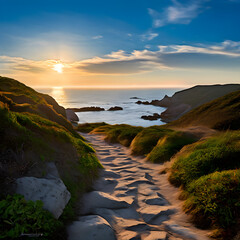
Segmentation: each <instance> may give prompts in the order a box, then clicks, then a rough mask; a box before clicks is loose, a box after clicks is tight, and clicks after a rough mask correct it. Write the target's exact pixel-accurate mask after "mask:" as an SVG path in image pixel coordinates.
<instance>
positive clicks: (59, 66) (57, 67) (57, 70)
mask: <svg viewBox="0 0 240 240" xmlns="http://www.w3.org/2000/svg"><path fill="white" fill-rule="evenodd" d="M63 67H64V66H63V64H61V63H57V64H55V65H54V66H53V68H52V69H53V70H54V71H56V72H58V73H62V69H63Z"/></svg>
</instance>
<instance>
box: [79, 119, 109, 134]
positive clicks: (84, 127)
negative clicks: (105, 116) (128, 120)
mask: <svg viewBox="0 0 240 240" xmlns="http://www.w3.org/2000/svg"><path fill="white" fill-rule="evenodd" d="M105 125H108V124H107V123H105V122H100V123H82V124H78V127H77V129H76V130H77V131H79V132H83V133H89V132H91V131H92V130H93V129H95V128H97V127H101V126H105Z"/></svg>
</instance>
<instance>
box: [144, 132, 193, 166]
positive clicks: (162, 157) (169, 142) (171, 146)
mask: <svg viewBox="0 0 240 240" xmlns="http://www.w3.org/2000/svg"><path fill="white" fill-rule="evenodd" d="M193 142H194V139H193V138H192V137H189V136H187V135H186V134H184V133H182V132H170V133H168V134H167V135H165V136H164V137H162V138H160V139H159V140H158V143H157V145H156V146H155V147H154V148H153V150H152V151H151V152H150V153H149V154H148V155H147V160H149V161H151V162H154V163H159V162H166V161H169V160H170V158H171V157H172V156H173V155H174V154H175V153H177V152H178V151H179V150H180V149H181V148H182V147H183V146H185V145H187V144H190V143H193Z"/></svg>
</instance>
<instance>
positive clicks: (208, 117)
mask: <svg viewBox="0 0 240 240" xmlns="http://www.w3.org/2000/svg"><path fill="white" fill-rule="evenodd" d="M167 126H169V127H189V126H206V127H209V128H213V129H219V130H224V129H225V130H227V129H233V130H237V129H239V128H240V91H236V92H232V93H229V94H226V95H224V96H222V97H220V98H217V99H215V100H213V101H210V102H208V103H205V104H203V105H201V106H199V107H197V108H195V109H193V110H192V111H190V112H188V113H187V114H185V115H184V116H182V117H181V118H179V119H178V120H176V121H173V122H171V123H169V124H167Z"/></svg>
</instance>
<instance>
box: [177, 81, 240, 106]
mask: <svg viewBox="0 0 240 240" xmlns="http://www.w3.org/2000/svg"><path fill="white" fill-rule="evenodd" d="M238 90H240V84H224V85H220V84H218V85H197V86H194V87H192V88H188V89H184V90H182V91H179V92H176V93H175V94H174V95H173V96H172V101H173V103H174V102H179V103H185V104H189V105H190V106H191V107H192V108H195V107H197V106H200V105H202V104H204V103H207V102H210V101H212V100H214V99H216V98H219V97H221V96H224V95H226V94H228V93H231V92H235V91H238Z"/></svg>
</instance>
